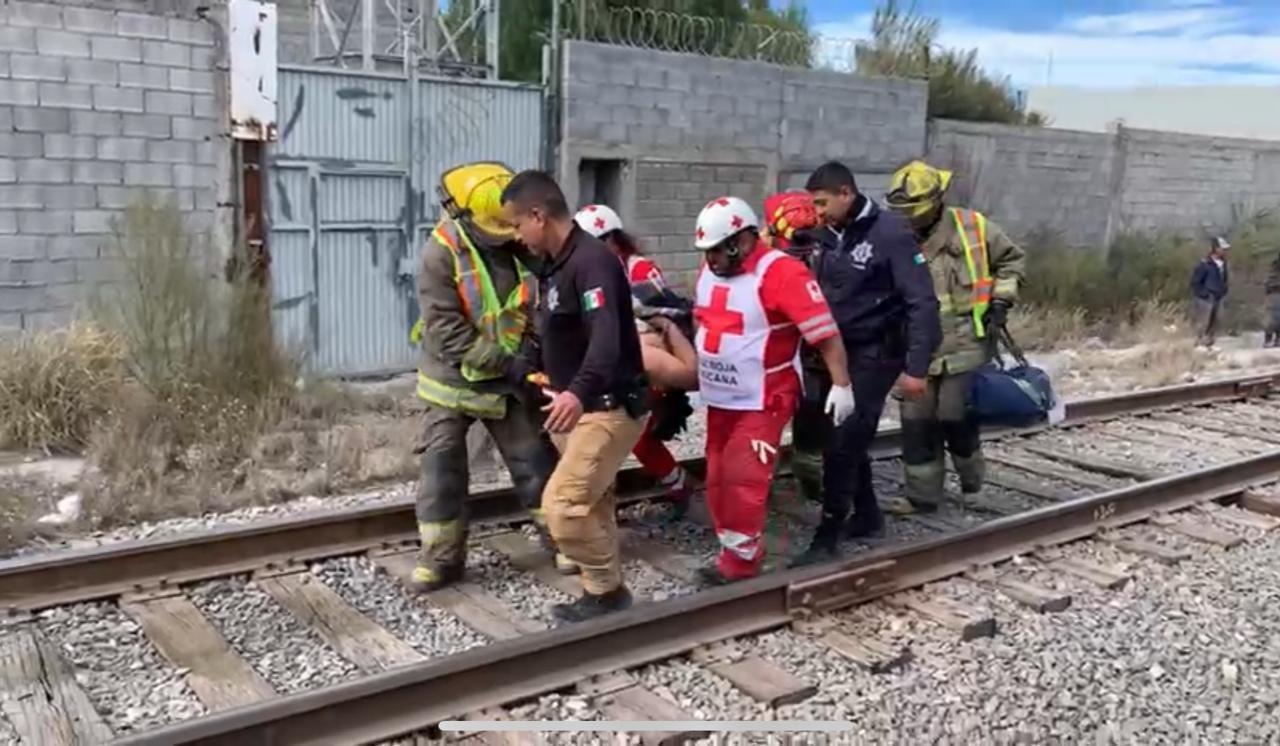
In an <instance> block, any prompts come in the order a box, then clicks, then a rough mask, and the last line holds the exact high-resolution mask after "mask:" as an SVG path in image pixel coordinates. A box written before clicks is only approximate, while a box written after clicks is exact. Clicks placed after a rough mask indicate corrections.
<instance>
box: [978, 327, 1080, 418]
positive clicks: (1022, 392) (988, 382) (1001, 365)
mask: <svg viewBox="0 0 1280 746" xmlns="http://www.w3.org/2000/svg"><path fill="white" fill-rule="evenodd" d="M993 344H994V345H995V347H996V348H995V355H994V358H995V359H994V361H993V362H990V363H987V364H986V365H984V366H982V367H981V368H979V369H977V370H976V371H974V373H973V379H972V381H971V383H970V386H969V413H970V416H972V417H973V418H974V420H976V421H977V422H978V423H979V424H981V425H1000V426H1005V427H1027V426H1030V425H1036V424H1039V423H1041V422H1045V421H1056V420H1057V419H1060V415H1061V408H1060V407H1058V400H1057V397H1055V396H1054V395H1053V384H1052V383H1051V382H1050V381H1049V374H1048V373H1045V372H1044V371H1043V370H1041V369H1040V368H1037V367H1035V366H1034V365H1031V364H1030V363H1028V362H1027V358H1026V356H1024V355H1023V354H1022V350H1021V349H1019V347H1018V345H1017V343H1015V342H1014V341H1013V337H1012V336H1011V335H1010V334H1009V330H1008V329H1005V328H1004V327H999V330H998V331H997V333H996V335H995V339H994V340H993ZM1002 345H1003V346H1004V347H1005V349H1006V350H1008V352H1009V354H1010V355H1011V356H1012V357H1013V363H1014V364H1013V365H1009V366H1006V365H1005V361H1004V358H1003V357H1002V356H1001V355H1000V346H1002ZM1052 415H1058V416H1056V417H1055V416H1052Z"/></svg>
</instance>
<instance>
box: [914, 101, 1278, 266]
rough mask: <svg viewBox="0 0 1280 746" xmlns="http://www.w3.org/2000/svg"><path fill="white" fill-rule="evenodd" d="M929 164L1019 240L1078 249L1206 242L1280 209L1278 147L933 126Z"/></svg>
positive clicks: (1167, 136) (1161, 136) (1124, 131)
mask: <svg viewBox="0 0 1280 746" xmlns="http://www.w3.org/2000/svg"><path fill="white" fill-rule="evenodd" d="M928 157H929V159H930V160H931V161H933V162H935V163H937V164H938V165H941V166H946V167H949V168H953V169H955V171H956V176H955V179H956V182H955V186H954V187H953V195H954V196H955V198H956V199H957V200H963V201H967V202H969V203H970V204H972V205H973V206H974V207H976V208H978V209H981V210H984V211H986V212H988V213H990V214H991V215H992V217H994V218H995V219H996V220H998V221H999V222H1000V223H1001V224H1002V225H1004V226H1005V227H1007V228H1008V229H1009V230H1011V231H1013V232H1014V233H1015V234H1021V235H1024V236H1026V235H1031V234H1037V233H1045V234H1050V235H1053V236H1055V237H1056V238H1058V239H1061V240H1063V241H1065V242H1067V243H1068V244H1070V245H1075V246H1095V247H1104V246H1107V245H1109V244H1110V243H1111V241H1112V240H1114V239H1115V238H1116V236H1118V235H1121V234H1123V233H1155V232H1177V233H1184V234H1188V235H1205V236H1207V235H1209V234H1212V233H1215V232H1222V231H1226V230H1228V229H1229V228H1231V227H1232V225H1233V223H1234V222H1235V221H1237V220H1239V219H1240V218H1245V217H1249V216H1251V215H1253V214H1255V213H1257V212H1259V211H1262V210H1266V209H1272V208H1275V207H1277V206H1280V142H1271V141H1265V140H1241V139H1233V138H1225V137H1223V138H1219V137H1203V136H1198V135H1182V134H1176V133H1169V132H1156V131H1152V130H1137V129H1129V128H1120V129H1118V130H1117V131H1116V132H1114V133H1095V132H1073V131H1070V130H1056V129H1044V128H1035V127H1010V126H1004V125H993V124H975V123H969V122H950V121H936V122H933V123H932V124H931V125H930V129H929V150H928Z"/></svg>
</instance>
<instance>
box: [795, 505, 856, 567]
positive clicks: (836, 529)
mask: <svg viewBox="0 0 1280 746" xmlns="http://www.w3.org/2000/svg"><path fill="white" fill-rule="evenodd" d="M843 524H844V521H843V520H842V519H840V518H836V517H835V516H830V515H824V516H822V522H821V523H819V524H818V530H817V531H815V532H814V534H813V541H811V542H810V543H809V548H808V549H806V550H805V552H804V554H802V555H800V556H799V557H797V558H795V559H794V560H792V562H791V566H792V567H804V566H806V565H816V564H819V563H821V562H830V561H831V560H833V559H836V558H837V557H839V556H840V529H841V527H842V525H843Z"/></svg>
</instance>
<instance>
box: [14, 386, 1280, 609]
mask: <svg viewBox="0 0 1280 746" xmlns="http://www.w3.org/2000/svg"><path fill="white" fill-rule="evenodd" d="M1277 387H1280V371H1276V372H1273V373H1268V374H1265V375H1253V376H1247V377H1241V378H1232V379H1225V380H1220V381H1209V382H1205V383H1196V384H1188V385H1182V386H1171V387H1166V388H1159V389H1148V390H1145V391H1137V392H1133V393H1129V394H1121V395H1116V396H1105V397H1098V398H1092V399H1083V400H1078V401H1073V402H1069V403H1067V405H1066V417H1065V420H1064V422H1063V423H1061V424H1060V425H1059V426H1062V425H1066V426H1071V425H1079V424H1086V423H1088V422H1092V421H1096V420H1099V419H1106V418H1109V417H1116V416H1120V415H1128V414H1134V413H1139V412H1142V411H1145V410H1150V409H1158V408H1161V407H1168V406H1176V405H1191V404H1199V403H1205V402H1211V401H1219V400H1227V399H1236V398H1241V397H1248V396H1256V395H1261V394H1266V393H1268V392H1270V391H1271V390H1273V389H1274V388H1277ZM1048 427H1050V426H1047V425H1039V426H1034V427H1030V428H1021V429H1003V430H991V431H988V432H984V434H983V437H984V438H998V437H1004V436H1007V435H1010V434H1014V433H1025V434H1030V433H1035V432H1040V431H1042V430H1045V429H1047V428H1048ZM900 435H901V432H900V430H899V429H898V428H890V429H886V430H884V431H883V432H882V433H881V434H880V435H878V436H877V438H876V441H875V443H874V444H873V447H872V452H873V454H874V455H875V456H876V457H887V456H892V455H894V454H896V453H897V452H898V451H899V450H900V441H901V438H900ZM683 463H684V465H685V466H686V468H689V469H691V470H692V471H693V472H695V473H700V472H701V470H702V459H692V460H689V461H685V462H683ZM657 489H658V488H657V485H656V484H655V483H654V481H653V480H652V479H650V478H648V477H646V476H645V475H644V474H643V473H642V472H640V470H639V469H627V470H624V471H623V472H621V473H619V475H618V494H619V496H620V502H624V503H625V502H635V501H639V500H644V499H648V498H650V497H653V496H654V495H655V494H656V493H657ZM413 508H414V504H413V501H412V500H402V501H396V502H389V503H384V504H380V505H374V506H367V507H359V508H347V509H343V510H332V511H323V512H318V513H313V514H308V515H306V516H302V517H286V518H280V519H276V520H271V521H262V522H255V523H253V524H251V525H245V526H229V527H225V528H219V529H214V530H212V531H209V532H207V533H201V534H197V535H181V536H172V537H162V538H156V539H145V540H139V541H126V542H119V543H115V544H110V545H107V546H103V547H91V548H85V549H75V550H67V551H59V552H50V553H46V554H38V555H31V556H27V557H19V558H16V559H10V560H7V561H4V562H0V609H2V610H5V611H7V612H8V613H10V614H21V613H28V612H33V611H38V610H40V609H43V608H48V607H50V606H59V605H64V604H69V603H77V602H81V601H91V600H96V599H101V598H111V597H115V596H118V595H120V594H122V593H128V592H132V591H143V590H155V589H158V588H164V587H173V586H177V585H180V584H183V583H192V582H197V581H201V580H208V579H211V578H218V577H226V576H229V575H235V574H238V573H247V572H251V571H253V570H256V569H260V568H264V567H272V566H280V565H287V564H291V563H305V562H310V561H316V560H322V559H327V558H330V557H336V556H341V555H344V554H356V553H359V552H364V551H368V550H371V549H380V548H387V547H393V546H401V545H406V544H409V543H411V542H413V541H415V540H416V538H417V536H416V534H415V532H414V530H413V526H414V525H415V523H416V522H415V519H414V513H413ZM468 509H469V511H470V513H471V516H472V518H473V520H477V521H485V520H494V521H496V520H520V519H522V518H523V517H524V516H523V514H522V512H521V510H520V506H519V504H518V502H517V501H516V499H515V496H514V494H513V493H512V492H511V490H510V489H509V488H507V489H497V490H488V491H485V492H479V493H476V494H474V495H472V496H471V498H470V500H469V502H468Z"/></svg>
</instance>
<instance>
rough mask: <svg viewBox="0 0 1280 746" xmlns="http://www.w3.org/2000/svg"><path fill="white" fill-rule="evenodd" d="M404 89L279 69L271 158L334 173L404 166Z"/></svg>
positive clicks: (346, 75)
mask: <svg viewBox="0 0 1280 746" xmlns="http://www.w3.org/2000/svg"><path fill="white" fill-rule="evenodd" d="M408 89H409V86H408V83H407V82H406V81H405V80H404V79H403V78H396V77H391V76H386V75H376V74H364V73H351V72H335V71H329V70H315V69H301V68H284V69H282V70H281V71H280V103H279V121H280V143H279V145H277V146H276V148H275V156H276V157H277V158H306V159H308V160H313V161H318V162H320V163H322V164H324V165H325V166H326V167H329V168H335V169H340V168H353V167H355V166H356V165H359V164H388V165H389V164H398V165H403V164H405V163H407V162H408V157H409V153H408V140H407V131H408V116H409V109H408V106H409V104H408Z"/></svg>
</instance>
